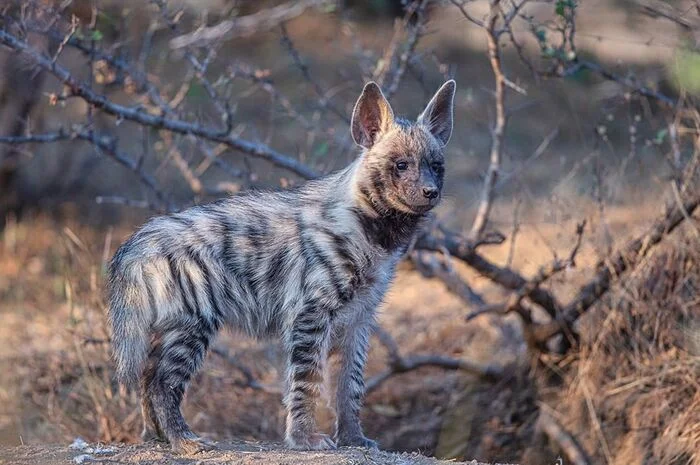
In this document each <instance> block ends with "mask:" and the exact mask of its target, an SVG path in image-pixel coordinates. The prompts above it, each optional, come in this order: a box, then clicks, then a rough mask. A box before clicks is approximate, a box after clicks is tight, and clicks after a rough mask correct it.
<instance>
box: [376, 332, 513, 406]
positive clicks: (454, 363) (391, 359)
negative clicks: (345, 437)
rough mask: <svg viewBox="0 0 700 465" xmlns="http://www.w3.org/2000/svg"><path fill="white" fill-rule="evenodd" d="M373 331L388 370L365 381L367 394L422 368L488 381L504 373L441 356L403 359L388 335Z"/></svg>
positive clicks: (496, 368)
mask: <svg viewBox="0 0 700 465" xmlns="http://www.w3.org/2000/svg"><path fill="white" fill-rule="evenodd" d="M375 331H376V335H377V338H378V339H379V341H380V342H381V343H382V345H384V347H385V348H386V350H387V358H388V360H387V363H388V365H389V368H388V369H387V370H386V371H384V372H382V373H380V374H378V375H376V376H374V377H372V378H370V379H368V380H367V382H366V383H365V392H367V393H370V392H372V391H374V390H375V389H377V388H378V387H379V386H380V385H381V384H382V383H384V382H385V381H386V380H388V379H389V378H391V377H392V376H394V375H397V374H400V373H406V372H408V371H413V370H417V369H419V368H423V367H436V368H443V369H447V370H462V371H465V372H467V373H471V374H474V375H477V376H479V377H482V378H485V379H489V380H493V379H498V378H500V377H501V376H503V374H504V372H505V370H504V369H503V368H501V367H498V366H495V365H483V364H480V363H477V362H473V361H470V360H465V359H460V358H451V357H446V356H441V355H410V356H406V357H404V356H402V355H401V354H400V352H399V349H398V346H397V345H396V342H395V341H394V339H393V338H392V337H391V335H390V334H389V333H387V332H386V331H385V330H384V329H382V328H380V327H378V328H376V330H375Z"/></svg>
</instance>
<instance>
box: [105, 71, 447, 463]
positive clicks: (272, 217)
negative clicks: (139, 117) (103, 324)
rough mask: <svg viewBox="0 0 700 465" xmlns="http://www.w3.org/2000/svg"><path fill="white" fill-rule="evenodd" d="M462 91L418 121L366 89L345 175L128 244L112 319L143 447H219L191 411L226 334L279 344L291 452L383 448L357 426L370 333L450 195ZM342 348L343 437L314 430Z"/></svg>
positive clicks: (242, 201) (190, 217)
mask: <svg viewBox="0 0 700 465" xmlns="http://www.w3.org/2000/svg"><path fill="white" fill-rule="evenodd" d="M454 92H455V84H454V81H448V82H447V83H445V84H444V85H443V86H442V87H441V88H440V90H438V92H437V93H436V94H435V96H434V97H433V99H432V100H431V101H430V102H429V103H428V105H427V107H426V108H425V110H424V111H423V113H421V115H420V116H419V117H418V119H417V120H416V121H415V122H408V121H406V120H403V119H398V118H394V115H393V111H392V109H391V106H390V105H389V103H388V102H387V101H386V99H385V98H384V96H383V95H382V93H381V90H380V89H379V87H378V86H377V85H376V84H374V83H369V84H367V85H366V86H365V88H364V89H363V92H362V94H361V96H360V98H359V99H358V101H357V104H356V106H355V109H354V112H353V116H352V123H351V131H352V136H353V138H354V140H355V142H356V143H357V144H358V145H360V146H361V147H362V149H363V150H362V153H361V155H360V156H359V157H358V158H357V159H356V160H355V161H354V162H352V163H351V164H350V165H349V166H348V167H346V168H345V169H343V170H340V171H338V172H335V173H333V174H330V175H328V176H325V177H322V178H319V179H316V180H312V181H309V182H307V183H305V184H303V185H301V186H299V187H297V188H295V189H291V190H286V191H277V192H252V191H250V192H246V193H242V194H240V195H236V196H232V197H229V198H225V199H222V200H219V201H217V202H214V203H211V204H207V205H201V206H196V207H192V208H189V209H187V210H185V211H182V212H180V213H175V214H171V215H167V216H160V217H156V218H153V219H151V220H149V221H148V222H147V223H146V224H145V225H144V226H142V227H141V228H140V229H139V230H138V231H136V232H135V233H134V234H133V235H132V236H131V237H130V238H129V239H128V240H126V242H124V243H123V244H122V246H121V247H120V248H119V249H118V251H117V252H116V254H115V255H114V258H113V259H112V262H111V264H110V268H109V280H108V286H107V291H108V301H109V320H110V323H111V328H112V345H113V353H114V359H115V362H116V372H117V376H118V378H119V380H120V381H121V382H124V383H127V384H132V385H138V387H139V390H140V394H141V402H142V413H143V418H144V431H143V438H144V439H151V438H160V439H163V440H166V441H168V442H170V444H171V445H172V447H173V448H174V449H175V450H177V451H182V452H186V453H191V452H195V451H198V450H201V449H202V448H204V447H209V446H210V444H207V443H206V442H205V441H203V440H202V439H200V438H198V437H197V436H196V435H195V434H194V433H193V432H192V431H191V430H190V428H189V427H188V425H187V423H186V422H185V420H184V418H183V416H182V414H181V412H180V404H181V402H182V398H183V395H184V393H185V389H186V388H187V384H188V382H189V381H190V379H191V377H192V376H193V375H194V373H195V372H196V371H197V369H198V368H199V367H200V366H201V364H202V362H203V360H204V357H205V355H206V352H207V349H208V347H209V343H210V341H211V339H212V338H213V336H214V335H215V334H216V332H217V331H218V330H219V329H220V328H221V327H223V326H227V327H231V328H234V329H237V330H240V331H242V332H245V333H246V334H248V335H250V336H253V337H268V336H274V337H278V338H280V339H281V341H282V344H283V346H284V348H285V353H286V354H287V370H286V383H285V386H286V387H285V392H286V395H285V398H284V403H285V406H286V408H287V425H286V437H285V441H286V443H287V444H288V445H289V446H290V447H293V448H301V449H327V448H333V447H335V446H336V444H338V445H355V446H365V447H376V443H375V442H374V441H372V440H370V439H367V438H366V437H365V436H364V434H363V432H362V428H361V426H360V422H359V411H360V406H361V399H362V395H363V392H364V380H363V370H364V365H365V360H366V356H367V348H368V343H369V335H370V333H371V330H372V327H373V325H374V318H375V312H376V308H377V306H378V305H379V304H380V303H381V300H382V298H383V296H384V293H385V292H386V289H387V287H388V285H389V282H390V280H391V278H392V276H393V273H394V269H395V266H396V263H397V261H398V260H399V258H400V256H401V254H402V253H403V252H404V251H405V248H406V247H407V245H408V244H409V241H410V239H411V237H412V236H413V235H414V234H415V232H416V231H417V229H418V228H419V227H420V224H421V221H422V219H423V218H424V217H425V215H426V213H428V212H429V211H430V210H431V209H432V208H433V207H435V206H436V205H437V203H438V201H439V199H440V197H441V192H442V184H443V173H444V168H443V165H444V148H445V145H446V144H447V141H448V140H449V138H450V134H451V130H452V113H453V110H452V108H453V98H454ZM331 352H334V353H337V354H338V355H339V357H340V360H341V363H340V370H339V373H338V375H337V376H338V377H339V379H338V383H337V386H338V389H337V392H336V431H335V438H333V439H332V438H331V437H330V436H328V435H326V434H322V433H320V432H318V431H317V430H316V425H315V422H314V406H315V402H316V399H317V398H318V395H319V390H320V386H321V383H322V381H323V378H324V373H325V370H324V367H325V365H326V359H327V357H328V355H329V354H330V353H331Z"/></svg>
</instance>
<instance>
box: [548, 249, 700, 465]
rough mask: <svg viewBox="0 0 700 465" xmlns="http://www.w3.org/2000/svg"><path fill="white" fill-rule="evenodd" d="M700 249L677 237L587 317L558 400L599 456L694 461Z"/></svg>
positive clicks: (698, 416)
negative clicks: (582, 337)
mask: <svg viewBox="0 0 700 465" xmlns="http://www.w3.org/2000/svg"><path fill="white" fill-rule="evenodd" d="M698 291H700V253H699V252H698V242H697V238H682V237H681V238H676V239H674V240H673V242H672V243H670V244H668V245H667V246H666V247H665V248H664V249H663V250H660V251H659V252H657V253H656V254H655V255H653V256H652V257H651V258H650V259H649V260H648V261H647V262H646V263H645V264H644V265H643V266H641V267H639V268H638V269H637V270H636V271H635V273H634V275H633V276H632V277H631V278H630V279H626V280H625V282H624V285H623V286H620V287H619V288H618V289H617V291H616V292H615V293H614V294H613V295H611V296H610V297H609V298H608V302H606V305H604V306H601V307H600V308H599V309H597V311H595V312H593V313H592V314H591V315H590V317H589V318H588V319H587V320H586V321H584V322H583V325H584V326H585V328H584V331H583V334H584V341H583V344H582V348H581V350H580V351H579V353H578V354H577V358H578V359H577V360H576V361H575V362H574V364H573V366H572V367H571V368H569V369H568V370H567V371H568V373H567V376H566V377H565V381H564V386H565V389H564V391H563V393H562V395H561V397H560V399H559V400H558V401H557V404H558V405H557V409H558V410H560V411H561V412H564V418H565V419H566V422H567V423H568V425H569V427H570V428H571V431H573V432H575V434H576V435H577V436H578V437H579V438H580V439H581V440H582V441H583V442H584V444H586V445H587V449H588V450H589V451H595V452H596V453H595V454H594V455H595V460H596V463H609V464H611V465H613V464H614V465H617V464H629V463H658V464H662V465H671V464H693V465H697V464H700V408H699V407H700V383H699V382H698V379H699V378H698V375H699V374H700V352H699V351H698V338H699V336H700V333H699V332H698V330H699V328H700V301H699V300H698V298H697V296H698Z"/></svg>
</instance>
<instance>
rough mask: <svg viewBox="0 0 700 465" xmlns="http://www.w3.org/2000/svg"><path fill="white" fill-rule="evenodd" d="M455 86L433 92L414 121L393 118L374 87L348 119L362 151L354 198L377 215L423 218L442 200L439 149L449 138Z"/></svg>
mask: <svg viewBox="0 0 700 465" xmlns="http://www.w3.org/2000/svg"><path fill="white" fill-rule="evenodd" d="M455 87H456V84H455V81H454V80H450V81H447V82H446V83H445V84H443V86H442V87H441V88H440V89H439V90H438V91H437V92H436V93H435V96H433V98H432V99H431V100H430V102H429V103H428V105H427V106H426V108H425V110H423V112H422V113H421V114H420V116H418V118H417V120H416V121H415V122H411V121H407V120H404V119H402V118H395V117H394V112H393V111H392V109H391V106H390V105H389V102H388V101H387V100H386V98H385V97H384V95H383V94H382V91H381V89H380V88H379V86H378V85H377V84H375V83H374V82H370V83H369V84H367V85H365V88H364V89H363V91H362V95H360V98H359V99H358V100H357V103H356V104H355V110H354V111H353V114H352V123H351V129H352V137H353V139H354V140H355V142H356V143H357V144H358V145H360V146H361V147H363V148H364V153H363V155H362V161H361V167H360V170H361V175H360V176H359V177H358V179H357V183H358V187H359V194H360V195H361V196H363V197H364V199H363V200H367V201H368V202H369V203H370V204H371V206H372V207H373V208H374V209H375V210H377V211H378V212H379V213H382V214H387V213H392V212H401V213H405V214H409V215H422V214H424V213H426V212H428V211H429V210H430V209H432V208H433V207H435V205H437V203H438V201H439V200H440V197H441V195H442V184H443V178H444V172H445V168H444V164H445V163H444V153H443V152H444V149H445V146H446V145H447V142H448V141H449V140H450V135H451V134H452V114H453V106H454V94H455Z"/></svg>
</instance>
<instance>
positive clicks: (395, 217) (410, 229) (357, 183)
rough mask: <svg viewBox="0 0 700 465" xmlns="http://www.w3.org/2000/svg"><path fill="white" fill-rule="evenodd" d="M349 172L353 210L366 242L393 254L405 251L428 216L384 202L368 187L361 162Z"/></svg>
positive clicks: (354, 165) (356, 163)
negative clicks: (402, 209)
mask: <svg viewBox="0 0 700 465" xmlns="http://www.w3.org/2000/svg"><path fill="white" fill-rule="evenodd" d="M349 171H350V173H349V174H350V176H349V182H350V183H351V186H350V189H349V191H350V192H351V193H352V196H351V198H350V199H349V201H350V202H351V204H352V207H351V209H352V212H353V214H354V215H355V217H356V218H357V219H358V221H359V223H360V226H361V227H362V231H363V232H364V234H365V237H366V238H367V240H368V241H369V242H370V243H372V244H374V245H377V246H379V247H381V248H382V249H384V250H386V251H387V252H390V253H392V252H396V251H404V250H405V249H406V247H408V244H409V243H410V241H411V238H412V237H413V235H414V234H415V233H416V232H417V230H418V229H419V228H420V226H421V224H422V220H423V219H424V217H425V215H420V214H409V213H405V212H402V211H399V210H396V209H394V208H392V207H391V206H389V205H388V204H386V202H382V200H381V198H378V197H379V196H377V195H376V194H373V192H372V190H371V189H368V188H367V183H368V180H367V179H365V178H366V175H365V173H364V172H363V170H362V167H361V163H360V161H359V160H358V161H357V162H355V163H354V164H353V165H352V166H350V167H349Z"/></svg>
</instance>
